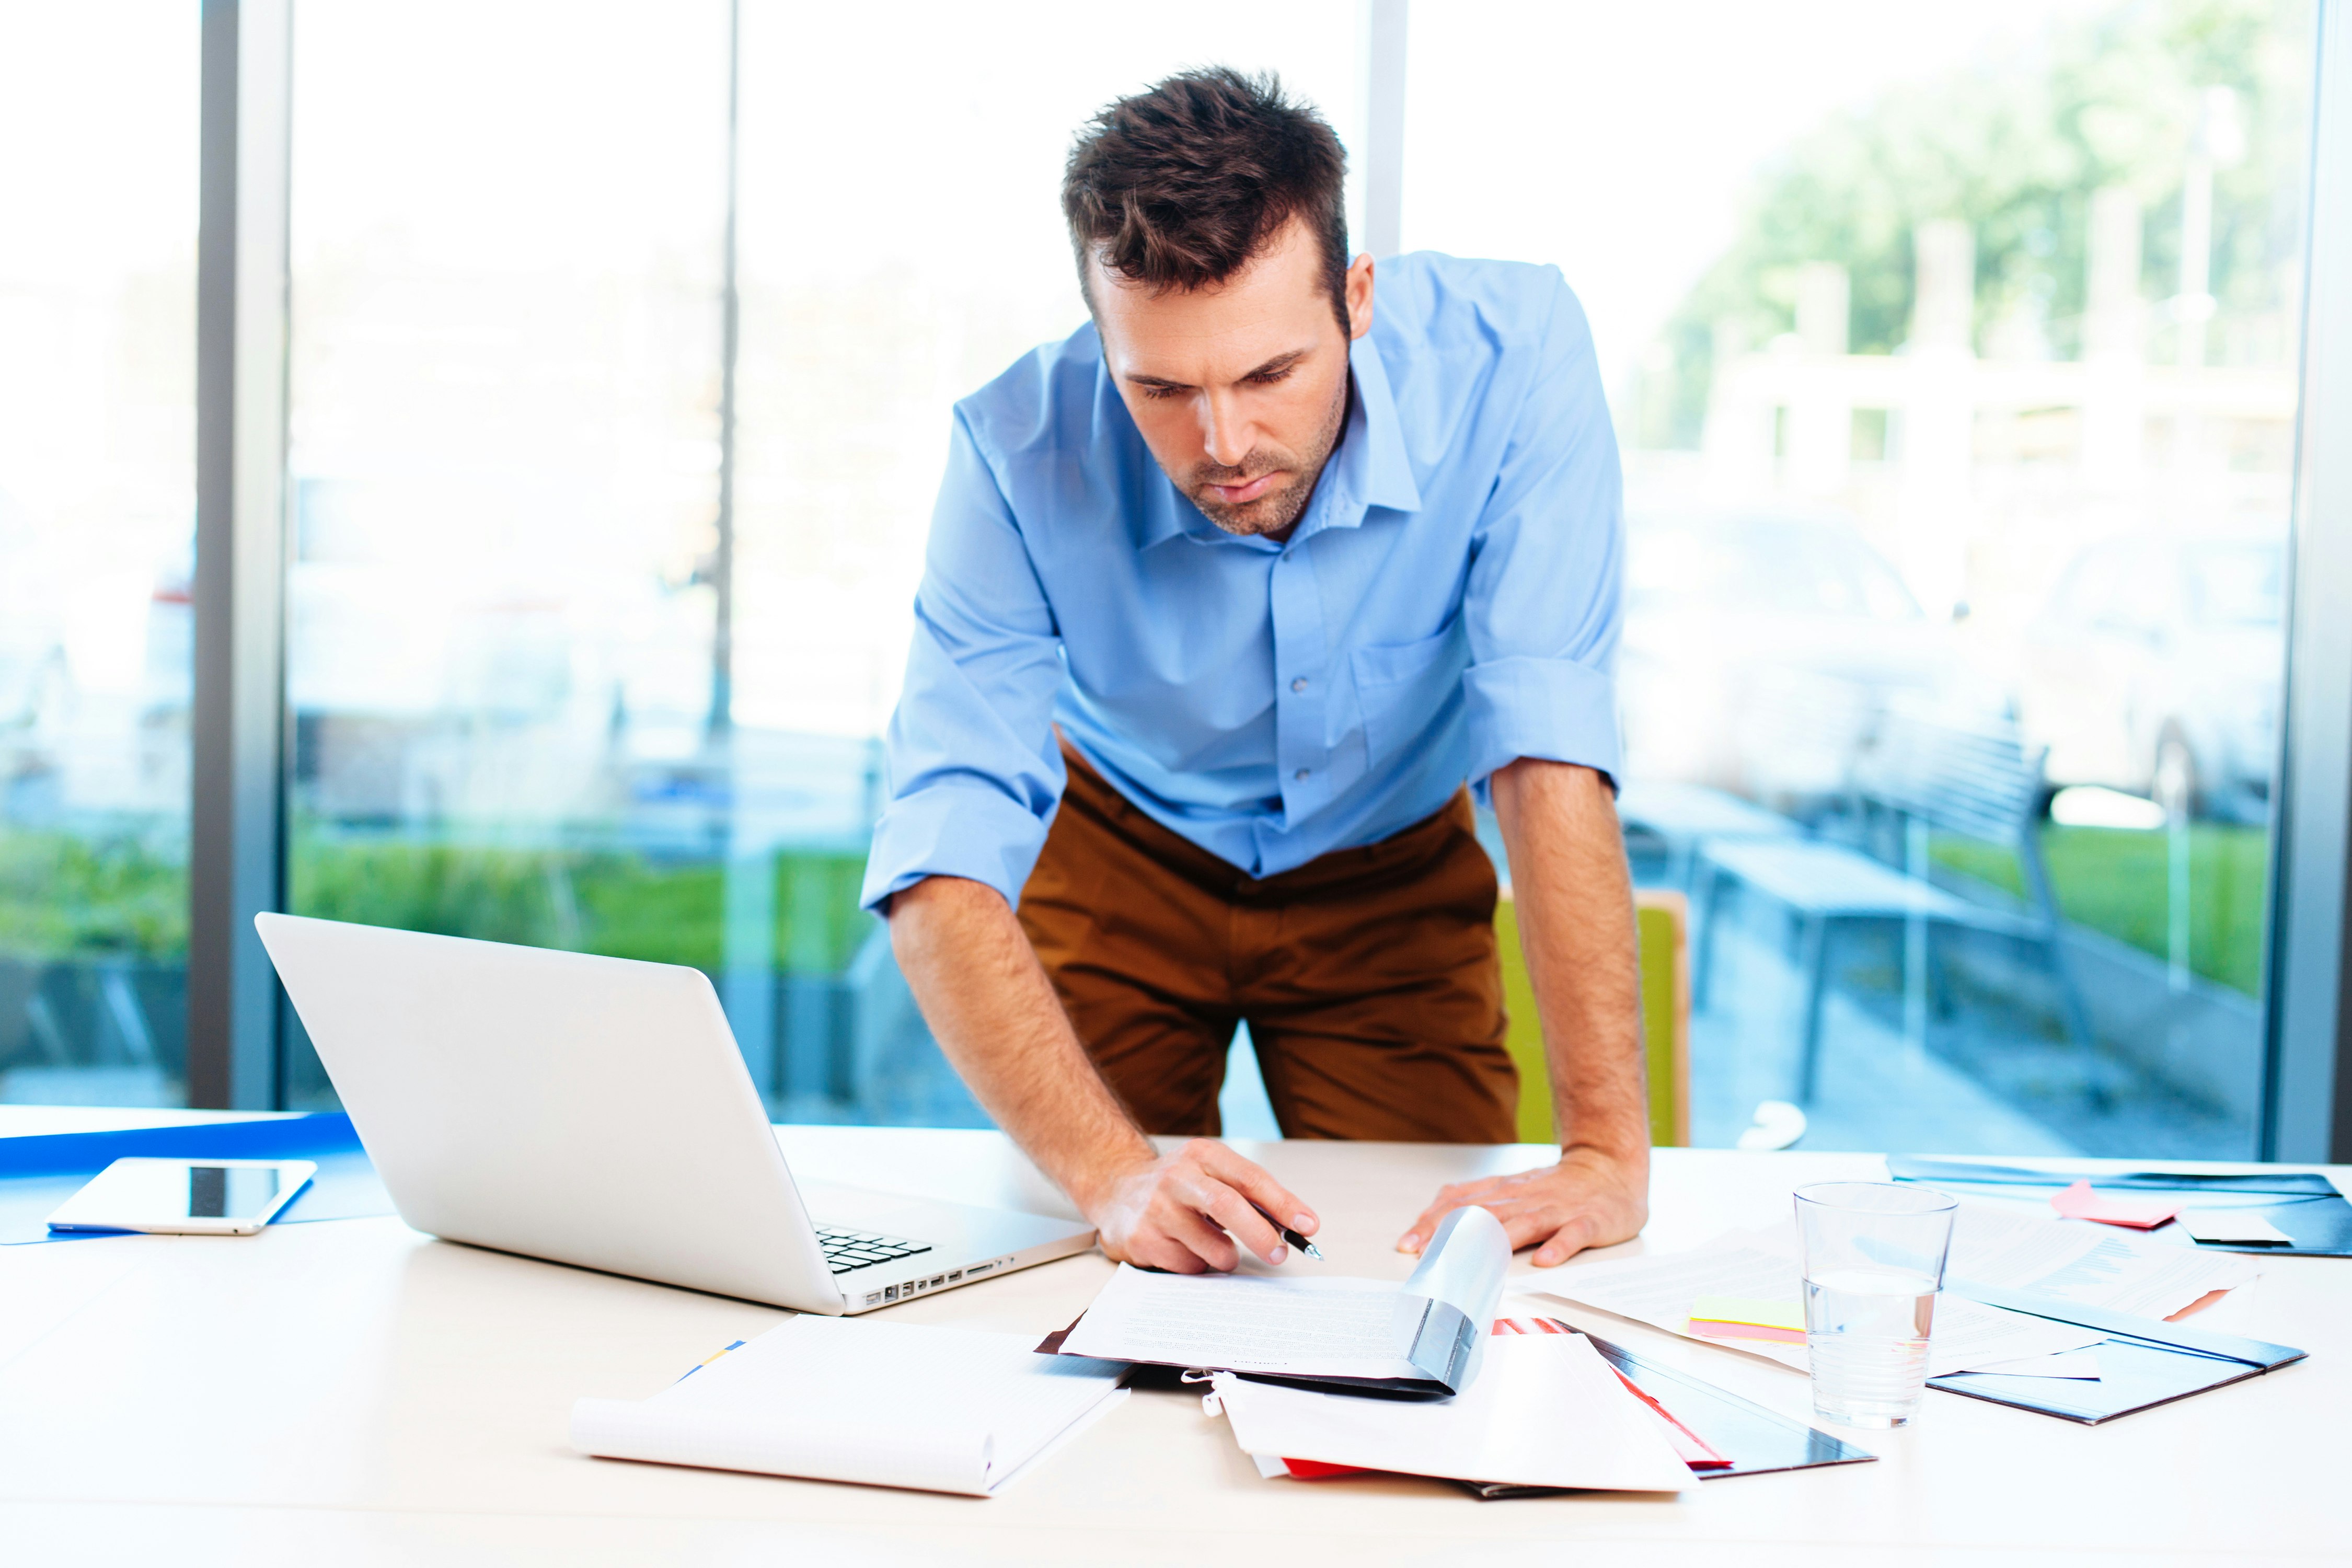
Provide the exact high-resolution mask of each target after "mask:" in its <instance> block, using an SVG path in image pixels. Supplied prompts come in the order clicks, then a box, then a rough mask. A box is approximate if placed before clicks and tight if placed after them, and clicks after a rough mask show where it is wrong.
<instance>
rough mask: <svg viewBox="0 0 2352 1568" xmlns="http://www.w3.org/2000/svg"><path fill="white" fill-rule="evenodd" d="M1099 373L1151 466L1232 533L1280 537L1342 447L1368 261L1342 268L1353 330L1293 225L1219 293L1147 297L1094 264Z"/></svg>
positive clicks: (1368, 303) (1365, 314) (1306, 237)
mask: <svg viewBox="0 0 2352 1568" xmlns="http://www.w3.org/2000/svg"><path fill="white" fill-rule="evenodd" d="M1087 271H1088V279H1087V283H1088V288H1087V291H1088V292H1089V293H1090V294H1091V295H1092V296H1093V299H1094V307H1095V323H1096V326H1097V329H1098V330H1099V331H1100V332H1101V334H1102V344H1103V360H1104V363H1106V364H1107V365H1108V367H1109V369H1110V374H1111V379H1112V381H1114V382H1115V383H1117V384H1118V393H1119V396H1121V397H1122V398H1124V399H1125V400H1126V402H1127V410H1128V412H1129V414H1131V415H1133V416H1134V417H1135V424H1136V428H1138V429H1139V430H1140V431H1142V432H1143V439H1144V442H1145V444H1146V445H1148V446H1149V447H1150V448H1151V455H1152V456H1153V457H1154V458H1158V459H1160V468H1163V469H1165V470H1166V471H1167V474H1168V477H1169V478H1170V479H1172V480H1174V481H1175V484H1176V488H1177V489H1181V490H1182V491H1183V492H1184V493H1185V495H1186V496H1188V497H1190V498H1191V499H1192V504H1193V505H1194V506H1197V507H1199V508H1200V509H1201V511H1202V515H1203V516H1205V517H1207V518H1208V520H1209V521H1211V522H1213V523H1215V524H1216V525H1217V526H1218V527H1219V528H1222V529H1223V530H1224V531H1226V532H1228V533H1239V534H1270V535H1273V536H1274V537H1276V538H1284V537H1286V536H1287V535H1288V532H1289V531H1290V529H1291V527H1292V526H1293V525H1294V524H1296V523H1297V521H1298V519H1299V515H1300V514H1301V513H1303V512H1304V511H1306V510H1307V500H1308V498H1310V497H1311V496H1313V494H1314V493H1315V481H1316V479H1318V477H1319V476H1320V475H1321V474H1322V472H1323V465H1324V464H1325V463H1326V462H1327V461H1328V460H1329V458H1330V456H1331V449H1332V447H1335V446H1337V445H1338V444H1339V429H1340V426H1341V423H1342V421H1344V420H1345V418H1346V417H1347V412H1348V342H1349V339H1350V338H1360V337H1362V336H1363V335H1364V334H1365V333H1366V332H1367V331H1370V330H1371V325H1372V258H1370V257H1369V256H1360V257H1358V258H1356V260H1355V264H1354V265H1353V266H1351V267H1350V268H1348V288H1347V293H1348V316H1349V331H1347V332H1346V333H1344V334H1343V333H1342V332H1341V331H1340V330H1339V321H1337V320H1335V319H1334V318H1333V316H1332V312H1331V296H1330V294H1329V293H1328V290H1327V289H1326V288H1325V285H1324V281H1323V258H1322V250H1321V247H1320V245H1319V244H1318V241H1317V240H1316V238H1315V237H1314V236H1313V235H1312V234H1311V233H1309V232H1308V231H1307V226H1305V225H1304V224H1302V223H1299V222H1297V220H1296V219H1294V220H1293V221H1292V222H1291V223H1289V224H1288V225H1287V226H1285V227H1284V229H1283V230H1282V232H1281V234H1280V235H1278V236H1277V237H1276V240H1275V243H1274V244H1273V246H1272V247H1269V248H1268V249H1267V250H1266V251H1265V254H1263V255H1261V256H1260V257H1258V258H1256V259H1255V260H1254V261H1252V262H1251V263H1250V264H1249V265H1248V266H1247V267H1245V268H1243V269H1242V270H1241V271H1239V272H1236V273H1235V274H1234V275H1233V276H1232V277H1231V278H1228V279H1225V280H1224V281H1223V283H1217V284H1212V285H1211V286H1209V287H1207V288H1204V289H1190V290H1185V289H1170V290H1168V291H1167V292H1165V293H1160V294H1155V293H1153V292H1152V291H1151V290H1150V289H1148V288H1146V287H1144V286H1143V285H1141V284H1138V283H1131V282H1129V281H1128V280H1126V279H1122V278H1119V277H1118V276H1117V275H1116V274H1114V273H1111V272H1108V271H1106V270H1105V269H1104V268H1103V267H1102V265H1101V263H1100V262H1098V261H1096V260H1093V259H1091V258H1089V260H1088V261H1087Z"/></svg>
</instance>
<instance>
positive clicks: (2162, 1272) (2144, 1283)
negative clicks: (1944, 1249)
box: [1944, 1203, 2263, 1318]
mask: <svg viewBox="0 0 2352 1568" xmlns="http://www.w3.org/2000/svg"><path fill="white" fill-rule="evenodd" d="M2262 1271H2263V1270H2262V1263H2261V1260H2260V1259H2258V1258H2250V1257H2248V1256H2247V1255H2245V1254H2244V1253H2242V1252H2196V1251H2192V1250H2190V1249H2189V1248H2188V1247H2175V1246H2172V1245H2170V1244H2168V1243H2166V1242H2160V1241H2149V1240H2146V1239H2143V1238H2142V1237H2137V1236H2133V1235H2130V1234H2128V1233H2127V1232H2125V1231H2121V1230H2117V1229H2116V1227H2115V1226H2105V1225H2093V1224H2089V1223H2087V1222H2084V1221H2081V1220H2074V1221H2059V1220H2047V1219H2043V1218H2042V1217H2041V1216H2039V1215H2032V1214H2025V1213H2020V1212H2019V1211H2017V1210H2015V1209H2007V1208H2000V1207H1998V1206H1996V1205H1990V1204H1974V1203H1963V1204H1961V1205H1960V1209H1959V1213H1958V1215H1956V1216H1955V1217H1954V1219H1953V1222H1952V1256H1951V1259H1950V1261H1949V1262H1948V1263H1946V1264H1945V1266H1944V1278H1945V1279H1946V1280H1947V1281H1958V1280H1971V1281H1974V1282H1975V1283H1977V1284H1979V1285H1990V1286H1993V1287H1995V1288H1997V1289H2003V1290H2031V1291H2033V1292H2035V1293H2036V1294H2039V1295H2043V1296H2054V1297H2056V1298H2057V1299H2058V1300H2062V1301H2071V1302H2073V1303H2074V1305H2076V1306H2078V1307H2104V1308H2105V1309H2106V1310H2109V1311H2111V1312H2131V1313H2134V1314H2136V1315H2137V1316H2139V1317H2143V1318H2166V1317H2169V1316H2171V1315H2172V1314H2173V1313H2175V1312H2177V1311H2179V1310H2180V1309H2181V1308H2183V1307H2186V1306H2188V1305H2189V1303H2191V1302H2192V1301H2195V1300H2198V1299H2199V1298H2200V1297H2202V1296H2204V1295H2206V1294H2207V1293H2208V1292H2210V1291H2214V1290H2230V1289H2236V1288H2237V1287H2238V1286H2240V1285H2243V1284H2245V1283H2246V1282H2247V1281H2248V1280H2250V1279H2253V1278H2254V1277H2255V1276H2256V1275H2259V1274H2260V1273H2261V1272H2262Z"/></svg>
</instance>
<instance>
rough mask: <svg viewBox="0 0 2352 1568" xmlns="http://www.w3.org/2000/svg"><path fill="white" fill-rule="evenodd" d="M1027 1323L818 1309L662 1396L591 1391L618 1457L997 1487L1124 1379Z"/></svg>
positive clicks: (582, 1437) (594, 1412)
mask: <svg viewBox="0 0 2352 1568" xmlns="http://www.w3.org/2000/svg"><path fill="white" fill-rule="evenodd" d="M1033 1346H1034V1341H1033V1340H1032V1339H1031V1338H1030V1337H1029V1336H1027V1335H1024V1334H992V1333H982V1332H979V1331H972V1330H968V1329H951V1328H937V1327H930V1326H926V1325H921V1324H914V1323H889V1322H874V1321H858V1320H852V1319H843V1318H824V1317H816V1316H814V1315H806V1314H804V1315H803V1316H801V1317H797V1318H793V1319H792V1320H790V1321H786V1322H783V1323H781V1324H779V1325H777V1326H776V1327H775V1328H773V1329H771V1330H770V1331H768V1332H767V1333H765V1334H762V1335H761V1336H760V1337H759V1338H758V1339H755V1340H753V1341H751V1342H750V1343H749V1344H746V1345H743V1346H741V1347H740V1348H739V1349H737V1350H734V1351H732V1352H730V1353H728V1354H726V1355H723V1356H720V1357H719V1358H718V1359H716V1360H714V1361H711V1362H709V1363H705V1364H704V1365H702V1366H699V1367H698V1368H696V1369H695V1370H694V1371H693V1372H692V1373H688V1375H687V1376H685V1377H683V1378H681V1379H679V1380H678V1381H677V1383H676V1384H672V1385H671V1386H670V1387H668V1388H667V1389H664V1390H663V1391H662V1392H660V1393H659V1394H655V1395H654V1396H653V1397H652V1398H650V1399H642V1400H612V1399H583V1400H582V1401H580V1402H579V1403H578V1404H577V1405H575V1406H574V1407H573V1411H572V1442H573V1445H574V1446H575V1447H579V1448H581V1449H582V1450H583V1451H584V1452H587V1453H591V1454H596V1455H600V1456H603V1457H605V1458H625V1459H650V1460H655V1461H657V1462H661V1463H667V1464H681V1465H698V1466H704V1467H708V1468H716V1469H742V1470H757V1471H761V1472H764V1473H769V1474H774V1475H788V1476H804V1477H808V1478H811V1479H819V1480H838V1481H856V1482H862V1483H865V1484H868V1485H877V1486H895V1487H909V1488H914V1489H920V1490H926V1491H952V1492H969V1493H976V1494H982V1493H986V1492H989V1491H991V1490H992V1489H994V1488H995V1487H996V1486H997V1485H998V1484H1000V1483H1001V1482H1002V1481H1003V1479H1005V1478H1006V1477H1008V1476H1010V1475H1011V1474H1012V1473H1013V1471H1015V1470H1017V1469H1018V1468H1020V1467H1021V1466H1022V1465H1023V1464H1024V1462H1026V1461H1027V1460H1028V1459H1029V1458H1031V1457H1033V1455H1034V1454H1035V1453H1037V1452H1038V1451H1040V1450H1042V1449H1044V1448H1045V1447H1047V1446H1049V1445H1050V1444H1052V1443H1053V1441H1054V1440H1055V1438H1056V1437H1058V1436H1061V1435H1062V1434H1063V1433H1064V1432H1065V1431H1066V1430H1067V1429H1069V1428H1070V1427H1071V1426H1073V1425H1074V1424H1076V1423H1077V1422H1079V1421H1080V1420H1082V1419H1083V1418H1084V1417H1086V1416H1087V1415H1089V1414H1090V1413H1092V1412H1094V1411H1095V1410H1096V1409H1097V1407H1098V1406H1100V1405H1102V1404H1103V1403H1104V1402H1105V1401H1106V1400H1109V1399H1112V1398H1114V1397H1115V1396H1116V1394H1117V1385H1118V1377H1119V1374H1120V1373H1121V1372H1122V1371H1123V1370H1124V1369H1123V1368H1120V1367H1117V1366H1108V1365H1104V1364H1101V1363H1088V1362H1080V1361H1073V1360H1068V1359H1061V1360H1058V1361H1057V1360H1055V1358H1049V1357H1045V1356H1040V1355H1037V1354H1036V1353H1035V1352H1034V1349H1033Z"/></svg>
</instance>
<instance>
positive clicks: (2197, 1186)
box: [1886, 1154, 2352, 1258]
mask: <svg viewBox="0 0 2352 1568" xmlns="http://www.w3.org/2000/svg"><path fill="white" fill-rule="evenodd" d="M1886 1170H1887V1173H1888V1174H1889V1175H1891V1176H1893V1177H1894V1178H1895V1180H1896V1181H1898V1182H1923V1183H1927V1184H1932V1185H1935V1186H1938V1187H1947V1188H1948V1187H1955V1186H1960V1187H1979V1188H1982V1189H1984V1190H1985V1191H1986V1192H1987V1193H1989V1194H1994V1193H1997V1194H2001V1195H2004V1196H2009V1197H2020V1196H2029V1195H2032V1194H2033V1193H2034V1192H2037V1191H2039V1192H2042V1193H2054V1192H2057V1191H2059V1190H2060V1189H2062V1188H2063V1187H2066V1186H2068V1185H2070V1184H2073V1183H2074V1182H2078V1181H2087V1182H2089V1183H2090V1184H2091V1185H2093V1186H2094V1187H2105V1188H2108V1189H2110V1190H2112V1191H2116V1192H2136V1193H2175V1194H2180V1195H2181V1196H2183V1197H2195V1198H2197V1199H2198V1200H2199V1202H2198V1204H2197V1205H2196V1206H2197V1207H2199V1208H2221V1209H2232V1210H2245V1211H2248V1212H2251V1213H2253V1214H2258V1215H2262V1216H2263V1218H2264V1219H2266V1220H2268V1221H2270V1222H2271V1224H2273V1225H2274V1226H2278V1228H2279V1229H2281V1230H2283V1231H2284V1232H2285V1233H2286V1234H2287V1235H2288V1236H2290V1237H2294V1246H2292V1247H2278V1246H2270V1247H2264V1246H2262V1245H2260V1244H2257V1243H2252V1242H2234V1241H2200V1242H2197V1243H2194V1245H2195V1246H2197V1247H2200V1248H2201V1249H2203V1250H2206V1251H2209V1252H2263V1253H2273V1254H2276V1253H2293V1254H2296V1255H2298V1256H2301V1257H2305V1258H2352V1203H2347V1202H2346V1201H2345V1198H2344V1194H2342V1193H2339V1192H2337V1191H2336V1184H2335V1183H2333V1182H2331V1181H2329V1180H2328V1179H2327V1178H2326V1176H2323V1175H2321V1174H2320V1173H2318V1172H2316V1171H2258V1172H2248V1173H2241V1174H2232V1175H2211V1174H2207V1173H2202V1172H2196V1171H2036V1170H2031V1169H2028V1168H2026V1167H2024V1166H2021V1165H1995V1164H1987V1163H1979V1162H1977V1161H1974V1160H1936V1159H1929V1158H1927V1157H1925V1156H1922V1155H1918V1154H1890V1155H1888V1156H1887V1158H1886Z"/></svg>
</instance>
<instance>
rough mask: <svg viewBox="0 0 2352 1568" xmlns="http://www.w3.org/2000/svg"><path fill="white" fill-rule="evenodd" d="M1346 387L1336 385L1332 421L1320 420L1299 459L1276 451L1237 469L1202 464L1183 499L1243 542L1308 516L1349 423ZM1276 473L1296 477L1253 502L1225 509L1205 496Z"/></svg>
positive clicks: (1262, 452)
mask: <svg viewBox="0 0 2352 1568" xmlns="http://www.w3.org/2000/svg"><path fill="white" fill-rule="evenodd" d="M1348 398H1349V382H1347V381H1342V382H1341V383H1340V384H1339V396H1338V397H1336V398H1334V399H1333V400H1332V404H1331V413H1330V416H1329V417H1328V418H1327V419H1326V420H1325V421H1324V424H1323V428H1322V430H1321V431H1320V432H1319V433H1318V437H1317V438H1316V444H1315V446H1314V447H1312V448H1311V449H1310V450H1309V451H1308V452H1307V454H1306V455H1305V456H1304V457H1303V458H1300V457H1293V456H1292V455H1291V454H1290V453H1287V452H1285V451H1282V450H1281V449H1279V448H1259V449H1256V450H1253V451H1252V452H1251V453H1250V454H1249V456H1248V457H1246V458H1244V459H1243V460H1242V462H1241V465H1240V466H1239V467H1238V468H1226V467H1225V466H1224V465H1223V464H1221V463H1203V464H1202V465H1200V466H1199V467H1198V468H1194V469H1193V470H1192V478H1191V481H1190V482H1189V483H1187V484H1186V485H1185V486H1184V493H1185V495H1186V496H1187V497H1188V498H1190V500H1192V504H1193V505H1194V506H1196V507H1198V508H1200V509H1201V515H1202V517H1205V518H1207V519H1208V520H1209V521H1211V522H1213V523H1215V524H1216V525H1217V526H1218V527H1219V528H1222V529H1223V530H1224V531H1226V532H1227V533H1232V534H1237V535H1239V536H1240V537H1242V538H1244V539H1254V538H1258V537H1261V536H1263V535H1265V534H1269V533H1280V532H1282V531H1284V530H1286V529H1287V528H1289V527H1291V526H1292V525H1293V524H1295V523H1296V522H1297V521H1298V520H1299V519H1300V518H1301V517H1303V516H1305V515H1306V512H1307V502H1308V501H1310V500H1314V499H1315V484H1316V481H1317V480H1318V479H1321V478H1322V477H1323V469H1324V466H1325V465H1326V464H1328V463H1329V462H1330V460H1331V454H1332V452H1333V451H1334V450H1335V449H1336V448H1337V447H1339V433H1340V431H1341V430H1342V429H1343V428H1344V427H1345V426H1346V425H1347V420H1348ZM1278 469H1288V470H1289V471H1290V472H1291V473H1293V474H1295V475H1297V478H1296V479H1292V480H1291V481H1290V482H1289V483H1288V484H1286V485H1284V486H1283V487H1282V488H1281V489H1275V490H1269V491H1267V492H1266V493H1265V494H1264V495H1262V496H1260V497H1258V498H1257V499H1256V500H1251V501H1244V502H1243V503H1242V504H1241V505H1239V506H1228V505H1227V504H1225V503H1224V502H1223V501H1221V500H1217V499H1215V498H1214V497H1213V496H1212V495H1210V494H1209V487H1210V486H1211V485H1245V484H1247V483H1249V482H1250V480H1252V479H1257V478H1259V477H1261V476H1262V475H1265V474H1269V473H1273V472H1275V471H1276V470H1278Z"/></svg>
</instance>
